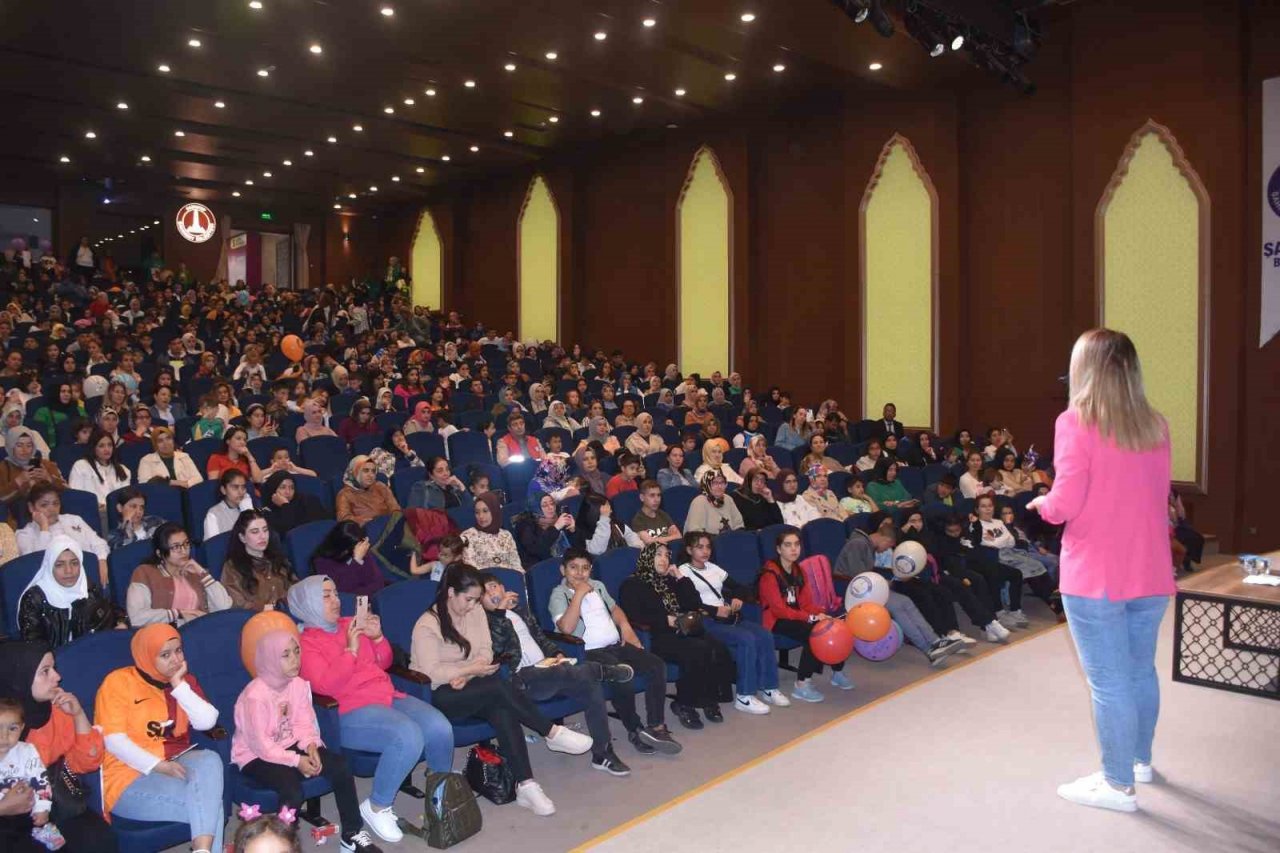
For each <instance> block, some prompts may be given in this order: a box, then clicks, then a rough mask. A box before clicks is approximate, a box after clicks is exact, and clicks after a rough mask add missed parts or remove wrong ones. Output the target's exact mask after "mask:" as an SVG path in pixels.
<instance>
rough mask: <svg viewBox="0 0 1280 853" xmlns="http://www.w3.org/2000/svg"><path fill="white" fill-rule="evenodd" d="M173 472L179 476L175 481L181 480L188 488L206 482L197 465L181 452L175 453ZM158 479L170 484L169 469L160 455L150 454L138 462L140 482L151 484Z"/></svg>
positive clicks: (176, 451)
mask: <svg viewBox="0 0 1280 853" xmlns="http://www.w3.org/2000/svg"><path fill="white" fill-rule="evenodd" d="M173 470H174V473H175V474H177V477H176V478H175V479H178V480H181V481H182V482H183V483H185V484H186V485H187V486H188V487H190V486H194V485H197V484H199V483H203V482H204V476H203V475H202V474H201V473H200V469H199V468H197V467H196V463H195V462H194V461H193V460H192V458H191V457H190V456H189V455H188V454H186V453H183V452H182V451H181V450H175V451H174V452H173ZM157 477H159V478H160V479H162V480H164V481H165V482H168V481H169V469H168V468H166V467H165V464H164V462H163V461H162V460H161V459H160V454H159V453H148V454H147V455H146V456H144V457H142V460H141V461H139V462H138V482H139V483H150V482H151V481H152V480H154V479H156V478H157Z"/></svg>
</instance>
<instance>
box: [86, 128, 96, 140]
mask: <svg viewBox="0 0 1280 853" xmlns="http://www.w3.org/2000/svg"><path fill="white" fill-rule="evenodd" d="M84 138H85V139H97V138H98V134H96V133H94V132H93V131H92V130H86V131H85V133H84Z"/></svg>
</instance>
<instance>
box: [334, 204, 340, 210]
mask: <svg viewBox="0 0 1280 853" xmlns="http://www.w3.org/2000/svg"><path fill="white" fill-rule="evenodd" d="M333 209H334V210H342V205H340V204H335V205H334V206H333Z"/></svg>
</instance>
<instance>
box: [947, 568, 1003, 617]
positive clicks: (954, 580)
mask: <svg viewBox="0 0 1280 853" xmlns="http://www.w3.org/2000/svg"><path fill="white" fill-rule="evenodd" d="M941 582H942V585H943V586H944V587H946V588H947V591H948V592H950V593H951V597H952V598H954V599H955V600H956V603H957V604H959V605H960V607H961V609H963V610H964V613H965V615H966V616H968V617H969V621H970V622H972V623H973V624H974V625H975V626H977V627H979V628H985V627H986V626H988V625H990V624H991V622H992V621H993V620H994V619H995V618H996V614H995V611H994V610H992V609H991V591H990V590H989V589H987V582H986V580H985V579H984V578H983V577H982V575H980V574H978V573H977V572H974V571H970V570H969V569H965V568H960V569H956V570H955V571H953V572H951V573H947V572H943V574H942V576H941Z"/></svg>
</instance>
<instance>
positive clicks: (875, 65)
mask: <svg viewBox="0 0 1280 853" xmlns="http://www.w3.org/2000/svg"><path fill="white" fill-rule="evenodd" d="M867 67H868V68H870V69H871V70H872V71H879V70H880V69H881V68H884V66H883V65H881V64H880V63H879V62H873V63H871V64H870V65H868V66H867Z"/></svg>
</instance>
